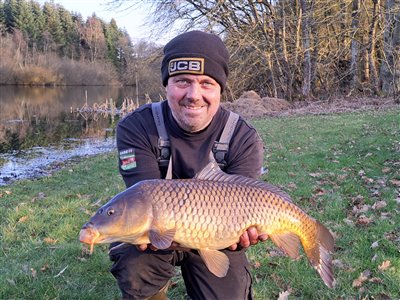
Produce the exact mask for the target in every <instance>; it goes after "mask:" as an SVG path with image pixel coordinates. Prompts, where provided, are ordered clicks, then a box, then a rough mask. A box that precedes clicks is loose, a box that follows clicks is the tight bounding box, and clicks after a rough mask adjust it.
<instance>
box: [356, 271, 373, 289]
mask: <svg viewBox="0 0 400 300" xmlns="http://www.w3.org/2000/svg"><path fill="white" fill-rule="evenodd" d="M370 276H371V271H370V270H365V271H364V272H362V273H361V274H360V276H358V278H357V279H355V280H354V281H353V284H352V286H353V287H361V286H362V284H363V283H364V282H365V281H367V280H368V278H369V277H370Z"/></svg>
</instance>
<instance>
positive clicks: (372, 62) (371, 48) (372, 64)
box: [368, 0, 380, 94]
mask: <svg viewBox="0 0 400 300" xmlns="http://www.w3.org/2000/svg"><path fill="white" fill-rule="evenodd" d="M372 2H373V4H374V8H373V13H372V22H371V28H370V31H369V42H368V61H369V71H370V82H371V86H372V90H373V91H374V93H375V94H378V93H379V86H378V70H377V67H376V54H375V52H376V51H375V50H376V49H375V48H376V27H377V26H378V25H377V24H378V8H379V6H380V0H372Z"/></svg>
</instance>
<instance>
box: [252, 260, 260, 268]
mask: <svg viewBox="0 0 400 300" xmlns="http://www.w3.org/2000/svg"><path fill="white" fill-rule="evenodd" d="M260 266H261V263H260V262H259V261H258V260H257V261H255V262H254V263H253V268H254V269H258V268H259V267H260Z"/></svg>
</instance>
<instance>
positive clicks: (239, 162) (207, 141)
mask: <svg viewBox="0 0 400 300" xmlns="http://www.w3.org/2000/svg"><path fill="white" fill-rule="evenodd" d="M228 61H229V53H228V51H227V49H226V47H225V45H224V43H223V42H222V40H221V39H220V38H219V37H218V36H216V35H214V34H209V33H205V32H201V31H191V32H187V33H184V34H181V35H179V36H177V37H175V38H174V39H172V40H171V41H170V42H169V43H168V44H167V45H166V46H165V47H164V59H163V62H162V66H161V73H162V81H163V85H164V86H165V90H166V98H167V101H163V102H162V103H161V104H160V106H156V105H155V104H152V105H150V104H149V105H144V106H142V107H140V108H138V109H137V110H136V111H134V112H132V113H131V114H129V115H128V116H126V117H125V118H124V119H123V120H121V121H120V122H119V124H118V127H117V147H118V151H119V170H120V173H121V175H122V177H123V179H124V181H125V184H126V186H127V187H130V186H132V185H133V184H135V183H137V182H139V181H141V180H145V179H158V178H166V176H167V177H168V178H181V179H182V178H192V177H194V176H195V174H196V173H198V172H199V171H200V170H202V168H204V167H205V166H206V165H207V163H208V162H209V159H210V153H211V155H213V156H215V158H216V160H217V162H218V163H219V165H220V167H221V169H222V170H223V171H225V172H227V173H230V174H239V175H243V176H247V177H252V178H258V177H259V176H260V172H261V167H262V161H263V143H262V141H261V139H260V137H259V136H258V134H257V132H256V130H255V129H254V128H253V127H252V126H250V125H249V124H248V123H247V122H246V121H244V120H243V119H242V118H241V117H238V116H237V115H234V114H232V113H231V112H229V111H227V110H225V109H223V108H222V107H221V106H220V101H221V93H222V92H223V90H224V89H225V85H226V80H227V77H228ZM156 107H157V108H156ZM232 120H235V121H232ZM227 132H228V134H226V133H227ZM165 136H167V137H165ZM227 136H228V137H229V138H228V139H227V138H226V137H227ZM167 174H168V175H167ZM264 239H266V236H258V233H257V230H256V229H255V228H253V227H251V228H249V229H248V230H247V231H246V232H245V233H244V234H243V235H242V237H241V238H240V240H239V241H238V244H234V245H232V246H231V247H229V249H225V250H223V252H224V253H225V254H226V255H227V256H228V257H229V261H230V267H229V270H228V273H227V275H226V276H225V277H222V278H218V277H216V276H215V275H213V274H212V273H210V271H209V270H208V269H207V267H206V266H205V264H204V262H203V261H202V259H201V257H200V256H199V254H198V253H197V252H196V251H183V250H182V249H180V248H179V245H178V246H177V247H176V246H175V247H172V248H170V249H168V250H157V249H155V248H154V247H152V246H151V245H140V246H133V245H127V244H113V245H112V248H111V249H110V259H111V260H112V261H113V262H114V264H113V266H112V268H111V272H112V274H113V275H114V277H115V278H116V279H117V281H118V285H119V287H120V289H121V292H122V298H123V299H152V298H153V299H167V297H166V289H167V287H168V283H169V281H170V279H171V277H172V276H173V275H174V270H175V269H174V268H175V266H180V267H181V270H182V276H183V278H184V281H185V285H186V289H187V293H188V295H189V297H190V298H191V299H251V298H252V293H251V276H250V273H249V263H248V261H247V258H246V255H245V248H247V247H249V246H250V245H253V244H256V243H257V242H258V240H264ZM186 250H187V249H186Z"/></svg>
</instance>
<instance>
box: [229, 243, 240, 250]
mask: <svg viewBox="0 0 400 300" xmlns="http://www.w3.org/2000/svg"><path fill="white" fill-rule="evenodd" d="M237 247H238V245H237V244H233V245H231V246H230V247H229V248H228V249H229V250H231V251H235V250H236V249H237Z"/></svg>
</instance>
